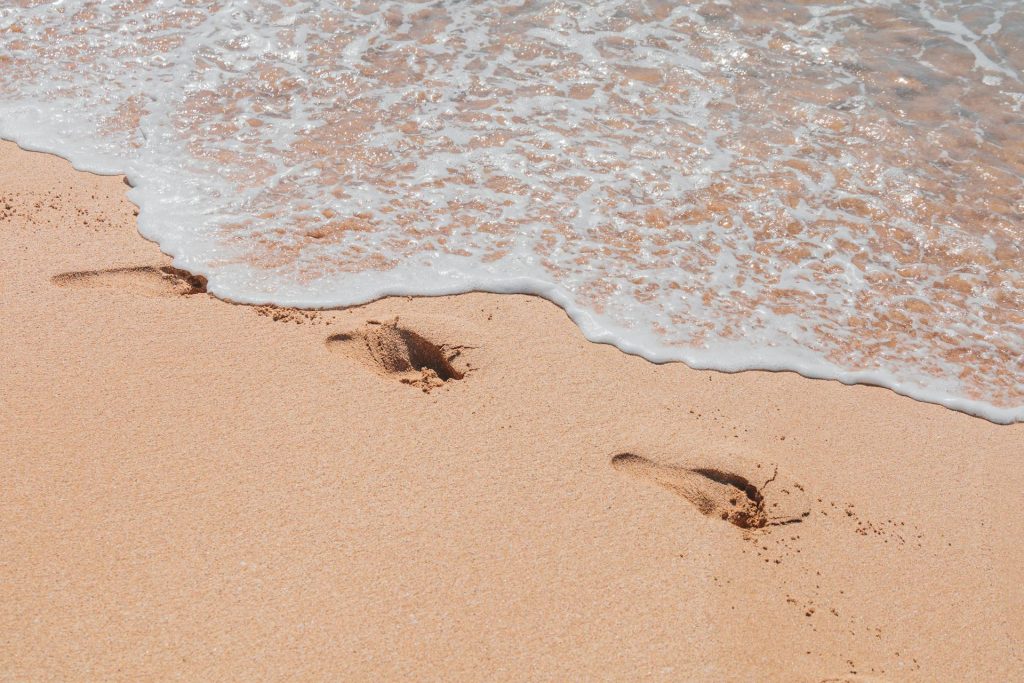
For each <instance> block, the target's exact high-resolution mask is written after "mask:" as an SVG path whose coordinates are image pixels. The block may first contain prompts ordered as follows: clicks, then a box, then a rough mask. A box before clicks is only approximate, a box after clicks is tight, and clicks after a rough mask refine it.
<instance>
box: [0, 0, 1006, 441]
mask: <svg viewBox="0 0 1024 683" xmlns="http://www.w3.org/2000/svg"><path fill="white" fill-rule="evenodd" d="M1022 79H1024V6H1022V4H1021V3H1020V2H1019V0H983V1H979V2H964V1H960V0H917V1H915V2H896V1H892V0H849V1H847V2H840V1H832V2H828V1H817V2H784V1H781V0H718V1H715V2H663V1H661V0H647V1H640V0H632V1H629V0H605V1H597V0H591V1H578V0H515V1H511V2H506V1H504V0H433V1H430V2H413V1H407V2H373V1H367V2H344V1H335V2H327V1H321V0H316V1H313V0H4V1H3V3H2V4H0V135H2V136H3V137H6V138H9V139H13V140H15V141H17V142H18V143H19V144H21V145H23V146H25V147H27V148H30V149H38V150H45V151H49V152H54V153H57V154H60V155H61V156H64V157H66V158H68V159H70V160H71V161H72V162H73V163H74V164H75V165H76V166H77V167H79V168H81V169H86V170H90V171H94V172H97V173H125V174H127V176H128V179H129V181H130V182H131V184H132V185H133V186H134V189H132V190H131V191H130V194H129V197H130V198H131V199H132V200H133V201H134V202H136V203H137V204H138V205H139V207H140V215H139V226H140V230H141V232H142V233H143V234H144V235H145V236H146V237H148V238H150V239H153V240H155V241H157V242H158V243H159V244H160V247H161V249H163V250H164V251H165V252H167V253H168V254H171V255H173V256H174V258H175V264H176V265H177V266H179V267H182V268H186V269H188V270H190V271H192V272H194V273H199V274H202V275H204V276H206V277H207V278H208V279H209V289H210V291H211V292H213V293H214V294H216V295H217V296H220V297H223V298H226V299H230V300H233V301H239V302H250V303H267V302H271V303H276V304H281V305H287V306H302V307H330V306H344V305H351V304H358V303H363V302H367V301H370V300H372V299H376V298H378V297H381V296H384V295H388V294H441V293H455V292H465V291H470V290H486V291H493V292H526V293H534V294H539V295H541V296H544V297H546V298H548V299H550V300H552V301H554V302H556V303H558V304H559V305H560V306H562V307H564V308H565V310H566V311H567V312H568V313H569V315H571V316H572V318H573V320H575V321H576V322H577V323H578V324H579V326H580V327H581V328H582V330H583V332H584V333H585V334H586V335H587V337H589V338H590V339H592V340H595V341H600V342H608V343H612V344H615V345H616V346H618V347H620V348H622V349H623V350H625V351H628V352H631V353H637V354H641V355H643V356H645V357H646V358H648V359H650V360H652V361H657V362H661V361H670V360H680V361H684V362H685V363H687V364H689V365H691V366H693V367H698V368H715V369H720V370H726V371H735V370H743V369H751V368H761V369H771V370H795V371H797V372H800V373H801V374H804V375H807V376H812V377H824V378H834V379H838V380H841V381H843V382H848V383H852V382H863V383H871V384H879V385H884V386H887V387H890V388H892V389H893V390H895V391H897V392H899V393H901V394H905V395H907V396H911V397H914V398H917V399H921V400H925V401H932V402H935V403H941V404H943V405H946V406H948V407H950V408H953V409H956V410H961V411H964V412H968V413H971V414H974V415H978V416H981V417H984V418H987V419H989V420H992V421H995V422H1004V423H1006V422H1014V421H1022V420H1024V80H1022Z"/></svg>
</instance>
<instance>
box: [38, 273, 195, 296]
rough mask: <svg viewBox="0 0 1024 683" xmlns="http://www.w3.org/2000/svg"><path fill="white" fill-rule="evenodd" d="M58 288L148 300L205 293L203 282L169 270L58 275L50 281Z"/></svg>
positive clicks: (189, 275) (190, 275)
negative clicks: (113, 292)
mask: <svg viewBox="0 0 1024 683" xmlns="http://www.w3.org/2000/svg"><path fill="white" fill-rule="evenodd" d="M51 281H52V282H53V283H54V284H55V285H57V286H59V287H73V288H76V289H118V290H128V291H131V292H133V293H138V294H142V295H143V296H151V297H172V296H191V295H193V294H202V293H204V292H206V278H204V277H201V276H199V275H192V274H191V273H189V272H187V271H184V270H179V269H178V268H172V267H170V266H137V267H135V268H109V269H107V270H82V271H77V272H73V273H61V274H60V275H55V276H54V277H53V278H51Z"/></svg>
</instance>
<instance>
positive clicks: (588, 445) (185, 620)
mask: <svg viewBox="0 0 1024 683" xmlns="http://www.w3.org/2000/svg"><path fill="white" fill-rule="evenodd" d="M125 189H126V188H125V186H124V185H123V184H122V180H121V178H116V177H97V176H93V175H89V174H85V173H79V172H76V171H74V170H72V169H71V167H70V165H69V164H68V163H66V162H65V161H63V160H61V159H58V158H55V157H52V156H47V155H41V154H31V153H28V152H24V151H21V150H19V149H18V148H17V147H15V146H14V145H13V144H10V143H2V145H0V227H2V231H3V232H2V235H3V237H2V239H3V248H2V250H0V254H2V269H0V458H2V461H0V466H2V495H0V524H2V529H3V533H2V537H0V678H3V679H5V680H29V679H74V680H86V679H93V680H95V679H101V678H102V679H134V680H138V679H156V678H161V679H163V678H182V679H192V680H214V679H236V680H239V679H240V680H253V679H256V678H285V677H295V678H317V679H333V680H339V679H364V680H366V679H370V680H383V679H396V678H399V677H408V678H416V679H426V680H431V679H433V680H437V679H448V680H452V679H461V680H479V679H488V680H509V679H534V680H537V679H539V680H566V679H576V680H579V679H595V680H596V679H609V680H612V679H617V680H635V679H644V680H647V679H650V680H676V681H678V680H713V681H720V680H785V681H802V680H806V681H820V680H873V679H874V678H878V679H882V680H957V679H958V680H966V679H970V680H992V681H1005V680H1011V679H1017V680H1020V679H1021V678H1022V677H1024V650H1022V641H1024V587H1022V578H1024V570H1022V561H1024V553H1022V551H1021V546H1020V539H1021V538H1022V535H1024V512H1022V508H1024V505H1022V503H1024V474H1022V472H1024V468H1022V462H1021V457H1022V454H1024V425H1016V426H1010V427H1000V426H996V425H993V424H990V423H988V422H985V421H982V420H980V419H976V418H972V417H968V416H966V415H963V414H959V413H955V412H952V411H950V410H946V409H944V408H941V407H938V406H934V405H927V404H923V403H917V402H915V401H913V400H910V399H907V398H902V397H900V396H897V395H895V394H893V393H891V392H889V391H887V390H885V389H880V388H872V387H864V386H855V387H847V386H843V385H841V384H838V383H835V382H823V381H813V380H807V379H804V378H801V377H799V376H797V375H794V374H790V373H762V372H747V373H741V374H735V375H725V374H719V373H714V372H698V371H694V370H691V369H689V368H687V367H685V366H683V365H681V364H669V365H662V366H657V365H653V364H651V363H648V362H646V361H644V360H642V359H640V358H636V357H631V356H628V355H625V354H623V353H621V352H619V351H618V350H616V349H614V348H612V347H609V346H601V345H595V344H591V343H589V342H587V341H586V340H584V339H583V337H582V336H581V334H580V332H579V331H578V330H577V328H576V327H575V326H574V325H573V324H572V323H571V322H570V321H569V320H568V318H567V317H566V316H565V314H564V313H563V312H562V311H561V310H560V309H558V308H557V307H556V306H554V305H552V304H550V303H548V302H546V301H544V300H542V299H538V298H535V297H528V296H495V295H486V294H469V295H464V296H454V297H441V298H424V299H388V300H384V301H380V302H377V303H374V304H372V305H368V306H363V307H359V308H353V309H348V310H343V311H329V312H316V313H313V312H299V311H288V310H281V309H272V308H254V307H248V306H238V305H232V304H229V303H225V302H223V301H219V300H217V299H215V298H213V297H211V296H208V295H207V294H205V293H203V291H202V283H201V282H196V281H189V280H188V279H187V278H183V277H181V276H180V274H178V273H175V272H174V271H173V270H170V269H168V270H162V269H164V268H166V267H167V266H168V263H169V260H168V259H167V257H165V256H163V255H162V254H160V252H159V250H158V249H157V247H156V245H154V244H152V243H149V242H147V241H145V240H144V239H142V238H141V237H139V236H138V234H137V233H136V231H135V226H134V212H133V209H134V207H133V206H132V205H131V204H130V203H129V202H128V201H127V200H126V199H124V196H123V193H124V190H125ZM372 321H376V322H372ZM423 367H426V368H433V369H428V370H418V369H416V368H423ZM769 480H771V481H769ZM723 517H724V519H723ZM854 672H856V673H854Z"/></svg>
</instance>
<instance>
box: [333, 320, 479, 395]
mask: <svg viewBox="0 0 1024 683" xmlns="http://www.w3.org/2000/svg"><path fill="white" fill-rule="evenodd" d="M326 343H327V348H328V349H330V350H332V351H338V352H341V353H344V354H346V355H348V356H350V357H352V358H355V359H356V360H359V361H360V362H362V363H364V364H365V365H367V366H369V367H371V368H373V369H375V370H376V371H378V372H380V373H381V374H384V375H387V376H390V377H395V378H397V379H398V380H399V381H401V382H402V383H403V384H409V385H412V386H416V387H419V388H420V389H422V390H423V391H424V392H428V393H429V392H430V391H431V390H432V389H435V388H437V387H440V386H444V385H445V384H446V383H448V382H451V381H455V380H460V379H462V378H463V377H465V374H466V371H465V370H460V369H459V368H457V367H456V366H455V365H453V363H452V361H454V360H455V359H456V358H457V357H458V356H459V355H460V349H461V348H463V347H459V346H455V345H449V344H435V343H434V342H432V341H430V340H428V339H426V338H425V337H423V336H422V335H420V334H419V333H417V332H414V331H413V330H411V329H408V328H406V327H403V326H401V325H399V324H398V321H397V320H395V321H392V322H389V323H381V322H377V321H369V322H367V323H366V324H365V325H364V326H363V327H361V328H359V329H358V330H355V331H353V332H346V333H343V334H335V335H333V336H330V337H328V338H327V342H326Z"/></svg>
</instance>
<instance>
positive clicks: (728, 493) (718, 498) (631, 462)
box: [612, 453, 810, 529]
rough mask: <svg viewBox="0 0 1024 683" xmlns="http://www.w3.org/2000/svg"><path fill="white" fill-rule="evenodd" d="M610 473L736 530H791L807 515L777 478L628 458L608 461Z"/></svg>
mask: <svg viewBox="0 0 1024 683" xmlns="http://www.w3.org/2000/svg"><path fill="white" fill-rule="evenodd" d="M612 467H614V468H615V469H616V470H618V471H620V472H625V473H627V474H629V475H631V476H634V477H636V478H638V479H643V480H646V481H650V482H654V483H656V484H658V485H660V486H663V487H664V488H666V489H668V490H669V491H672V492H673V493H675V494H677V495H680V496H682V497H683V498H685V499H686V500H688V501H689V502H690V503H692V504H693V505H694V506H695V507H696V508H697V509H698V510H699V511H700V512H701V513H702V514H704V515H707V516H708V517H716V518H719V519H724V520H725V521H727V522H729V523H730V524H733V525H735V526H738V527H740V528H741V529H761V528H763V527H766V526H776V525H780V524H792V523H794V522H799V521H801V520H802V519H803V518H804V517H806V516H807V515H808V514H810V509H809V506H808V504H807V500H806V498H805V497H804V496H803V493H802V489H801V488H800V486H799V485H798V484H792V483H789V484H786V485H783V484H782V483H781V482H779V481H778V478H777V476H776V475H777V472H776V473H775V474H772V475H771V476H769V477H767V478H765V480H764V481H761V482H759V483H757V482H755V477H754V476H753V475H751V476H743V475H740V474H736V473H735V472H731V471H729V470H726V469H723V468H721V467H718V466H714V465H693V466H681V465H665V464H661V463H657V462H654V461H653V460H649V459H647V458H645V457H643V456H639V455H634V454H633V453H620V454H618V455H616V456H615V457H613V458H612Z"/></svg>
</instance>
